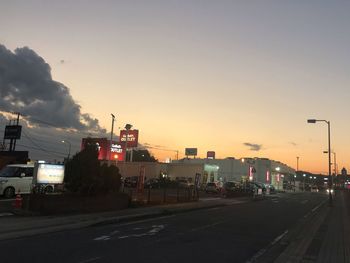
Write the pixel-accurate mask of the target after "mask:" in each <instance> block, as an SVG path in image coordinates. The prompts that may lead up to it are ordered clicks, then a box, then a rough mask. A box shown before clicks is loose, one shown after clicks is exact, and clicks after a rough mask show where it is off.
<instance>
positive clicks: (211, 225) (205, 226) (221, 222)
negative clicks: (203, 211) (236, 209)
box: [190, 220, 229, 232]
mask: <svg viewBox="0 0 350 263" xmlns="http://www.w3.org/2000/svg"><path fill="white" fill-rule="evenodd" d="M228 221H229V220H222V221H219V222H216V223H213V224H209V225H204V226H200V227H195V228H192V229H191V230H190V231H191V232H194V231H198V230H203V229H206V228H210V227H213V226H216V225H220V224H223V223H225V222H228Z"/></svg>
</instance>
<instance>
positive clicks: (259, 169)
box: [173, 158, 295, 189]
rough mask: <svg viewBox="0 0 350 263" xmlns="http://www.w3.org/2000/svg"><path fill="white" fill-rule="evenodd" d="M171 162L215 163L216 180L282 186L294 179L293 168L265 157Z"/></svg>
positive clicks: (278, 187)
mask: <svg viewBox="0 0 350 263" xmlns="http://www.w3.org/2000/svg"><path fill="white" fill-rule="evenodd" d="M173 163H183V164H188V163H197V164H206V165H215V166H217V168H218V171H217V174H218V175H217V177H218V180H217V181H221V182H226V181H244V180H250V181H257V182H262V183H267V184H272V185H274V186H275V187H276V188H277V189H282V188H283V183H284V182H286V181H290V180H292V179H294V175H295V170H294V169H293V168H291V167H289V166H288V165H286V164H283V163H281V162H278V161H274V160H270V159H267V158H241V159H235V158H226V159H182V160H179V161H174V162H173Z"/></svg>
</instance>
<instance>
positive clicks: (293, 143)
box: [289, 142, 298, 146]
mask: <svg viewBox="0 0 350 263" xmlns="http://www.w3.org/2000/svg"><path fill="white" fill-rule="evenodd" d="M289 144H291V145H293V146H298V144H297V143H295V142H289Z"/></svg>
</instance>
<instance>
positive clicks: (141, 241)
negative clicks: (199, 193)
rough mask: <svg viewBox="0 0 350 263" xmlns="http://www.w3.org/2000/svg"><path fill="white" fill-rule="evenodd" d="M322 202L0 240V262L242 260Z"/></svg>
mask: <svg viewBox="0 0 350 263" xmlns="http://www.w3.org/2000/svg"><path fill="white" fill-rule="evenodd" d="M326 199H327V195H325V194H319V193H299V194H278V195H275V196H270V197H269V198H268V199H266V200H261V201H255V202H249V201H247V202H232V205H230V206H224V207H217V208H211V209H207V210H198V211H192V212H188V213H183V214H176V215H171V216H166V217H162V218H154V219H148V220H144V221H139V222H132V223H127V224H120V225H106V226H100V227H89V228H85V229H79V230H74V231H64V232H58V233H54V234H45V235H40V236H35V237H29V238H23V239H17V240H8V241H1V242H0V251H1V254H0V260H1V262H60V263H61V262H76V263H87V262H177V263H178V262H215V261H219V262H247V261H249V260H250V259H252V257H254V255H256V253H258V251H260V250H261V249H263V248H265V247H267V246H268V245H269V244H271V242H273V241H274V240H276V238H279V237H281V235H283V234H284V233H286V231H287V230H288V229H290V228H292V227H293V226H295V225H296V224H297V222H298V220H299V219H300V218H302V217H303V216H304V215H306V214H307V213H308V212H310V211H311V210H312V209H313V208H315V207H316V206H318V205H319V204H320V203H321V202H323V201H324V200H326Z"/></svg>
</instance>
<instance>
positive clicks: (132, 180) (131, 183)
mask: <svg viewBox="0 0 350 263" xmlns="http://www.w3.org/2000/svg"><path fill="white" fill-rule="evenodd" d="M137 181H138V177H137V176H132V177H126V178H125V179H124V186H125V187H130V188H134V187H136V186H137Z"/></svg>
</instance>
